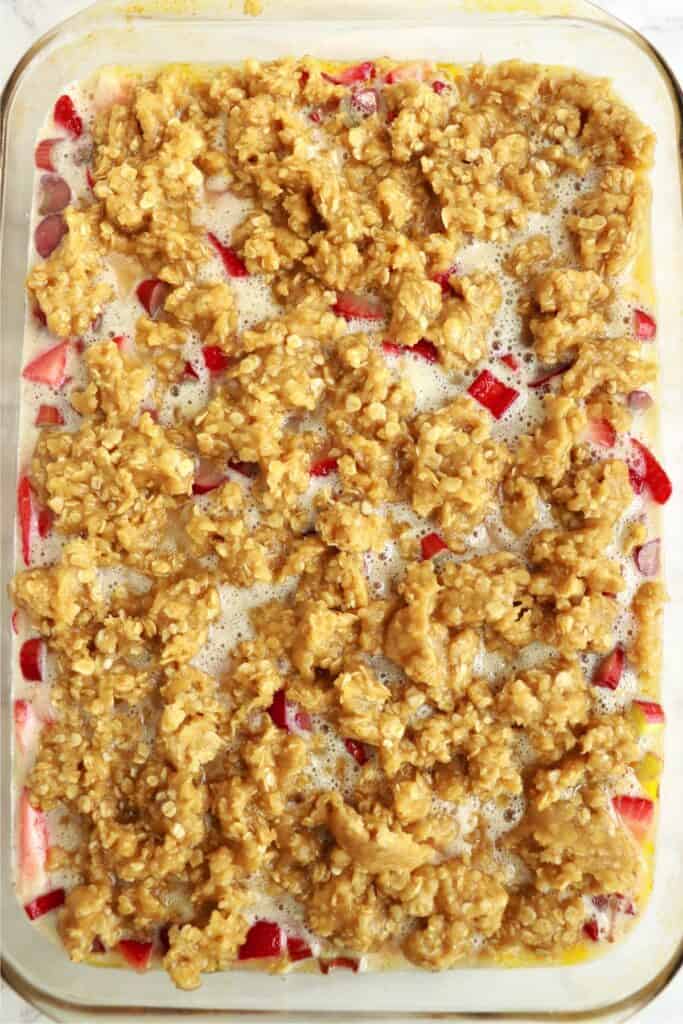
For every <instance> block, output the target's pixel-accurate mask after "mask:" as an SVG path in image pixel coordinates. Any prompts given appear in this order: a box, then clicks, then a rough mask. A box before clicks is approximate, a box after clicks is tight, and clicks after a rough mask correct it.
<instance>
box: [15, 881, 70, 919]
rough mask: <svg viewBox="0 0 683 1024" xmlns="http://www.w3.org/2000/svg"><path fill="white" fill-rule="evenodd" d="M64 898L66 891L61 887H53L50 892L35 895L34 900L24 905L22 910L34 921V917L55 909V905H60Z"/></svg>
mask: <svg viewBox="0 0 683 1024" xmlns="http://www.w3.org/2000/svg"><path fill="white" fill-rule="evenodd" d="M65 899H66V893H65V892H64V890H63V889H53V890H52V892H46V893H44V894H43V895H42V896H36V898H35V899H34V900H31V902H30V903H27V904H26V905H25V906H24V910H25V911H26V913H27V914H28V916H29V917H30V918H31V920H32V921H35V920H36V918H38V917H42V916H43V914H49V913H50V911H51V910H56V909H57V907H61V906H63V904H64V900H65Z"/></svg>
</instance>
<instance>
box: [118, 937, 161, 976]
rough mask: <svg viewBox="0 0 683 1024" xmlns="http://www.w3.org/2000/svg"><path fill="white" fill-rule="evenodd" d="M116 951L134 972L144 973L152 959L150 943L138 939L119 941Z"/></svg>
mask: <svg viewBox="0 0 683 1024" xmlns="http://www.w3.org/2000/svg"><path fill="white" fill-rule="evenodd" d="M117 949H118V951H119V953H121V954H122V956H123V957H124V958H125V959H126V960H127V961H128V963H129V964H130V966H131V967H134V968H135V970H136V971H145V970H147V968H148V967H149V962H150V960H151V959H152V943H151V942H140V941H139V940H138V939H121V941H120V942H119V944H118V946H117Z"/></svg>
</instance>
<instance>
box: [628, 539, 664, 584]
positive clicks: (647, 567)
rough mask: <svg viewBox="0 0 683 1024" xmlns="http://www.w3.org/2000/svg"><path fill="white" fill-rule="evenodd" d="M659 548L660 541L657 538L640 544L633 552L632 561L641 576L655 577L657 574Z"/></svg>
mask: <svg viewBox="0 0 683 1024" xmlns="http://www.w3.org/2000/svg"><path fill="white" fill-rule="evenodd" d="M660 547H661V541H660V540H659V537H657V539H656V540H649V541H648V542H647V544H641V545H640V547H637V548H636V550H635V551H634V552H633V560H634V562H635V563H636V566H637V567H638V571H639V572H641V573H642V574H643V576H656V575H657V573H658V572H659V554H660Z"/></svg>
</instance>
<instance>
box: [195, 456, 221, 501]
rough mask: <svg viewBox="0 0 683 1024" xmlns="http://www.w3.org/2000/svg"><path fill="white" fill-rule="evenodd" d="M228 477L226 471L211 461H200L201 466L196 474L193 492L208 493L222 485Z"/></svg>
mask: <svg viewBox="0 0 683 1024" xmlns="http://www.w3.org/2000/svg"><path fill="white" fill-rule="evenodd" d="M227 479H228V478H227V476H226V475H225V473H222V472H221V471H220V470H219V469H216V467H215V466H212V465H211V464H210V463H208V462H203V461H202V462H200V463H199V468H198V469H197V472H196V473H195V475H194V481H193V482H192V493H193V494H208V493H209V491H215V490H216V488H217V487H221V486H222V485H223V484H224V483H225V481H226V480H227Z"/></svg>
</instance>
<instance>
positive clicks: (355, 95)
mask: <svg viewBox="0 0 683 1024" xmlns="http://www.w3.org/2000/svg"><path fill="white" fill-rule="evenodd" d="M350 102H351V109H352V110H354V111H355V112H356V113H357V114H360V115H361V116H362V117H370V116H371V115H372V114H376V113H377V111H378V109H379V96H378V95H377V93H376V92H375V90H374V89H355V90H354V91H353V92H352V93H351V101H350Z"/></svg>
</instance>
